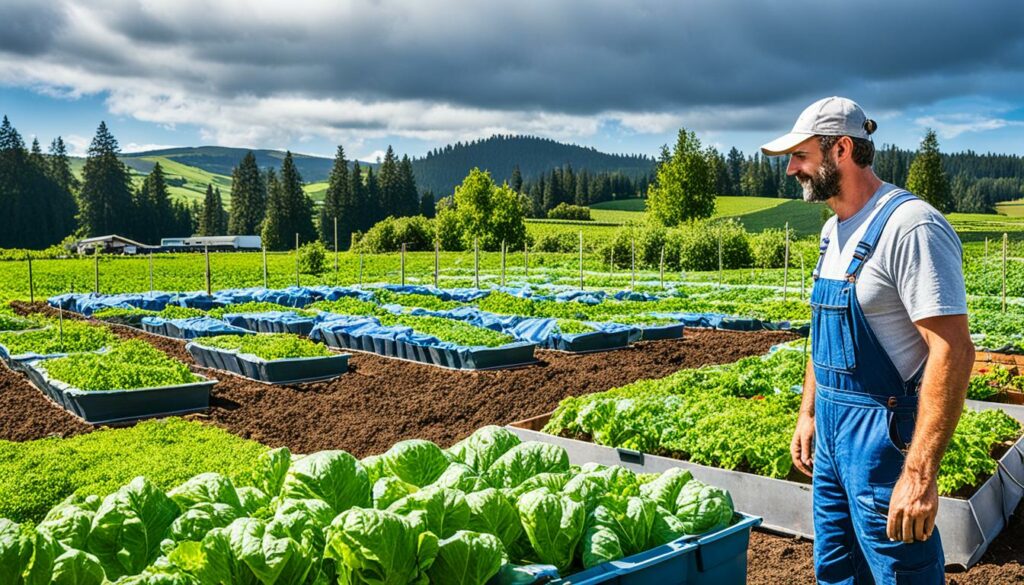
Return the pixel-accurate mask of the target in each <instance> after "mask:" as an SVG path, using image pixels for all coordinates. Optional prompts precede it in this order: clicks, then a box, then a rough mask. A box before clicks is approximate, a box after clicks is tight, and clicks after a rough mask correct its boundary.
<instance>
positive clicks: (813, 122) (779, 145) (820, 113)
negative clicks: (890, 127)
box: [761, 96, 878, 156]
mask: <svg viewBox="0 0 1024 585" xmlns="http://www.w3.org/2000/svg"><path fill="white" fill-rule="evenodd" d="M877 126H878V125H877V124H876V123H875V121H874V120H869V119H868V117H867V114H865V113H864V110H862V109H861V107H860V106H858V105H857V102H855V101H853V100H850V99H847V98H844V97H839V96H832V97H827V98H825V99H821V100H818V101H816V102H814V103H813V104H811V105H809V106H807V109H805V110H804V111H803V112H802V113H801V114H800V117H799V118H797V119H796V124H793V129H792V130H790V132H789V134H785V135H783V136H779V137H778V138H776V139H775V140H772V141H771V142H769V143H767V144H765V145H763V146H761V152H763V153H764V154H766V155H768V156H778V155H780V154H789V153H790V152H791V151H792V150H793V149H794V148H796V147H797V145H799V144H800V143H801V142H803V141H805V140H807V139H808V138H810V137H812V136H850V137H852V138H863V139H865V140H870V136H871V133H872V132H874V131H875V128H876V127H877Z"/></svg>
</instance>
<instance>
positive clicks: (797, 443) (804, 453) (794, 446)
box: [789, 413, 814, 477]
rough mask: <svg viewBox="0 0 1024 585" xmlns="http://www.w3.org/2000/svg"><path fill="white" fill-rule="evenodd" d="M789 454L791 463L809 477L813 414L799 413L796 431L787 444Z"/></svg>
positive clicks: (810, 470)
mask: <svg viewBox="0 0 1024 585" xmlns="http://www.w3.org/2000/svg"><path fill="white" fill-rule="evenodd" d="M789 454H790V456H791V457H792V458H793V465H795V466H796V468H797V469H799V470H800V472H801V473H803V474H804V475H806V476H807V477H811V474H812V473H813V471H812V470H813V468H814V416H813V415H810V414H807V413H800V418H798V419H797V421H796V432H795V433H793V442H792V443H790V445H789Z"/></svg>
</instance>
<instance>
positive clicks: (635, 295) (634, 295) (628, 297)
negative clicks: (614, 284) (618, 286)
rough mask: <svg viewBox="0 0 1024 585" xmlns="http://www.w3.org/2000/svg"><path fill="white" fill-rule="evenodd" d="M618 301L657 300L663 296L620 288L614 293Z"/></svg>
mask: <svg viewBox="0 0 1024 585" xmlns="http://www.w3.org/2000/svg"><path fill="white" fill-rule="evenodd" d="M613 298H614V299H615V300H617V301H657V300H659V299H661V298H662V297H660V296H658V295H653V294H651V293H645V292H637V291H633V290H620V291H619V292H617V293H615V295H613Z"/></svg>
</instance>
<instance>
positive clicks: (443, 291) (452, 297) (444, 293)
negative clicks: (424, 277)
mask: <svg viewBox="0 0 1024 585" xmlns="http://www.w3.org/2000/svg"><path fill="white" fill-rule="evenodd" d="M380 288H382V289H384V290H389V291H391V292H395V293H402V294H415V295H431V296H435V297H437V298H439V299H441V300H442V301H458V302H460V303H471V302H473V301H475V300H477V299H482V298H483V297H486V296H487V295H489V294H491V291H489V290H484V289H479V288H434V287H432V286H421V285H413V284H407V285H400V284H385V285H382V286H381V287H380Z"/></svg>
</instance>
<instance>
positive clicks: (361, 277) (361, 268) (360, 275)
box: [359, 250, 363, 287]
mask: <svg viewBox="0 0 1024 585" xmlns="http://www.w3.org/2000/svg"><path fill="white" fill-rule="evenodd" d="M359 286H360V287H362V286H363V251H362V250H360V251H359Z"/></svg>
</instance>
